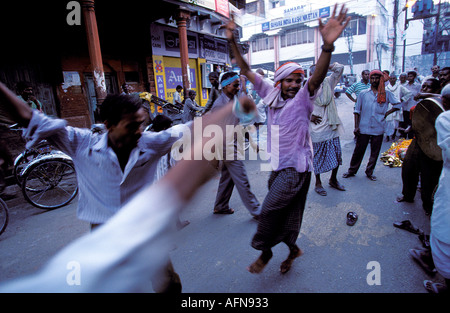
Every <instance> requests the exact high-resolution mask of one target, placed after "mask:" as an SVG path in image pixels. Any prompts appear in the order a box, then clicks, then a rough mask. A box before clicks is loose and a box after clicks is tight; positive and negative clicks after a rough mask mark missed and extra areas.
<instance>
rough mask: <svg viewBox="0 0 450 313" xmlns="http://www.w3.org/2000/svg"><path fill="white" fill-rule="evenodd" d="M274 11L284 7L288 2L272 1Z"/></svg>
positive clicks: (281, 0) (282, 0)
mask: <svg viewBox="0 0 450 313" xmlns="http://www.w3.org/2000/svg"><path fill="white" fill-rule="evenodd" d="M271 2H272V9H275V8H278V7H282V6H285V5H286V1H285V0H272V1H271Z"/></svg>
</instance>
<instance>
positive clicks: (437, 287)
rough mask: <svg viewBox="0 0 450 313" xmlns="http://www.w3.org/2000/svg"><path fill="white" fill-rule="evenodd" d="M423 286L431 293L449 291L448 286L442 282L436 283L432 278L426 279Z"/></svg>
mask: <svg viewBox="0 0 450 313" xmlns="http://www.w3.org/2000/svg"><path fill="white" fill-rule="evenodd" d="M423 286H424V287H425V289H426V290H427V291H428V292H431V293H442V292H445V291H447V287H446V286H444V285H443V284H440V283H434V282H433V281H431V280H424V281H423Z"/></svg>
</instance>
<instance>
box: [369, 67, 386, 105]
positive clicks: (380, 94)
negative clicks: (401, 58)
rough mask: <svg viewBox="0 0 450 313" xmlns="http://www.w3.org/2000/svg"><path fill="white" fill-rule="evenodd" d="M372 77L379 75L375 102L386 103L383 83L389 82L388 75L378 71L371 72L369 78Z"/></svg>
mask: <svg viewBox="0 0 450 313" xmlns="http://www.w3.org/2000/svg"><path fill="white" fill-rule="evenodd" d="M372 75H380V84H379V85H378V97H377V102H378V103H380V104H381V103H384V102H386V90H385V88H384V87H385V83H386V81H388V80H389V75H388V74H387V73H383V72H382V71H380V70H373V71H371V72H370V74H369V78H370V77H372Z"/></svg>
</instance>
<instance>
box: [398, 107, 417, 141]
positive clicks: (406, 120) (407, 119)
mask: <svg viewBox="0 0 450 313" xmlns="http://www.w3.org/2000/svg"><path fill="white" fill-rule="evenodd" d="M411 124H412V121H411V112H410V111H403V122H400V123H399V125H398V126H400V127H401V128H404V129H406V128H408V126H411ZM399 133H400V134H399V135H400V137H403V138H407V139H412V138H414V132H413V131H412V130H410V131H409V133H405V132H404V131H400V132H399Z"/></svg>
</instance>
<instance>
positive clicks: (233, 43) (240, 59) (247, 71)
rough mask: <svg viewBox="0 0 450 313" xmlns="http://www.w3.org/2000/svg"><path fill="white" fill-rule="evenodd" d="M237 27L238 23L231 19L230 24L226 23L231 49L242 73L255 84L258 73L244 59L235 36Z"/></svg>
mask: <svg viewBox="0 0 450 313" xmlns="http://www.w3.org/2000/svg"><path fill="white" fill-rule="evenodd" d="M235 29H236V24H235V23H234V21H230V22H229V23H228V24H226V25H225V35H226V37H227V39H228V41H229V42H230V45H231V51H232V52H233V55H234V58H235V59H236V62H237V64H238V66H239V68H240V69H241V74H242V75H245V76H246V77H247V78H248V80H249V81H250V82H251V83H252V84H255V75H256V74H255V73H254V72H252V70H251V69H250V66H249V65H248V64H247V62H246V61H245V60H244V57H243V56H242V54H241V51H240V50H239V47H238V45H237V42H236V38H235V37H234V31H235Z"/></svg>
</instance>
